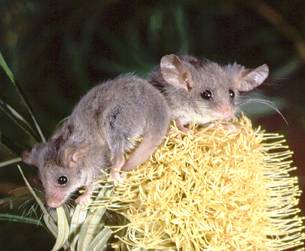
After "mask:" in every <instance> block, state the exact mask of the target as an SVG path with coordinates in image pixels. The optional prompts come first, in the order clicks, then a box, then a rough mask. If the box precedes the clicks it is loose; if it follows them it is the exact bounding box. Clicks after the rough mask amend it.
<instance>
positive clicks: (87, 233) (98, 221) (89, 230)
mask: <svg viewBox="0 0 305 251" xmlns="http://www.w3.org/2000/svg"><path fill="white" fill-rule="evenodd" d="M105 212H106V208H101V209H98V210H96V211H94V212H92V214H91V215H89V216H88V217H87V219H86V221H85V222H84V224H83V225H82V228H81V230H80V233H79V241H78V246H77V250H78V251H83V250H88V247H89V245H90V243H91V241H92V240H93V238H94V236H95V235H96V234H97V231H98V230H100V229H102V228H103V226H104V223H103V222H102V217H103V216H104V214H105Z"/></svg>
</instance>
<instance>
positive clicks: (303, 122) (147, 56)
mask: <svg viewBox="0 0 305 251" xmlns="http://www.w3.org/2000/svg"><path fill="white" fill-rule="evenodd" d="M304 10H305V1H304V0H289V1H286V0H282V1H278V0H268V1H265V2H264V1H252V0H248V1H242V0H240V1H237V0H235V1H234V0H226V1H217V0H210V1H209V0H205V1H204V0H202V1H199V0H198V1H192V0H188V1H182V0H181V1H178V0H176V1H162V0H155V1H131V0H130V1H124V0H121V1H119V0H104V1H97V0H96V1H80V0H73V1H72V0H65V1H59V0H58V1H48V0H46V1H43V0H40V1H38V0H36V1H35V0H27V1H26V0H24V1H21V0H20V1H17V0H1V1H0V50H1V51H2V53H3V55H4V57H5V59H6V60H7V62H8V64H9V65H10V67H11V69H12V70H13V72H14V74H15V76H16V78H17V79H18V81H19V82H20V85H21V87H22V89H23V90H24V92H25V94H26V96H27V97H28V99H29V100H30V103H31V105H32V106H33V109H34V111H35V113H36V115H37V117H38V120H39V121H40V123H41V125H42V128H43V131H44V133H45V134H46V135H47V136H49V135H50V134H51V133H52V131H53V130H54V128H55V126H56V124H57V123H58V122H59V121H60V120H61V119H63V118H64V117H65V116H67V115H69V113H70V112H71V110H72V108H73V106H74V105H75V103H76V102H77V101H78V100H79V99H80V97H81V96H82V95H84V93H85V92H86V91H87V90H89V89H90V88H91V87H93V86H94V85H96V84H97V83H98V82H100V81H103V80H106V79H109V78H113V77H114V76H116V75H118V74H120V73H124V72H134V73H137V74H139V75H141V76H145V75H146V74H147V73H148V72H149V70H150V69H151V68H152V67H153V66H154V65H156V64H158V62H159V60H160V58H161V56H162V55H164V54H169V53H188V54H192V55H195V56H198V57H206V58H209V59H211V60H214V61H216V62H219V63H223V64H225V63H229V62H234V61H237V62H238V63H240V64H243V65H245V66H248V67H256V66H259V65H261V64H264V63H266V64H268V65H269V67H270V69H271V76H270V78H269V79H268V80H267V81H266V83H265V84H263V85H262V86H261V87H260V88H259V90H258V93H259V95H261V97H262V98H265V99H268V100H271V101H273V102H274V103H275V104H276V105H277V106H278V107H279V109H280V110H281V112H282V113H283V115H284V116H285V117H286V119H287V121H288V125H287V124H285V122H284V121H283V119H282V118H281V116H280V115H278V114H276V113H275V112H274V111H273V110H271V109H270V108H268V107H267V106H263V105H262V104H252V105H251V106H248V107H246V108H245V111H246V114H247V115H249V116H250V117H251V118H252V119H253V121H254V123H255V124H256V125H261V126H262V127H263V128H265V129H267V130H268V131H272V132H280V133H283V134H285V136H286V138H287V141H288V144H289V145H290V147H291V149H292V150H293V151H294V152H295V154H294V161H295V162H294V163H295V164H296V165H297V166H298V171H297V172H296V175H298V177H299V181H300V186H301V188H302V189H304V186H305V179H304V178H305V177H304V172H303V170H304V168H305V71H304V69H305V68H304V65H305V40H304V37H305V14H304ZM0 97H1V99H3V100H5V101H6V102H8V103H9V104H11V105H12V106H13V107H14V108H16V110H18V111H19V112H20V113H21V114H22V115H23V116H24V117H25V118H29V116H28V115H27V113H26V111H25V109H24V107H23V106H22V104H21V102H20V99H19V98H18V96H17V95H16V92H15V90H14V89H13V88H12V85H11V84H10V83H9V80H8V78H7V77H6V76H5V73H4V72H3V71H2V70H1V71H0ZM0 121H1V122H0V130H1V134H2V135H5V136H6V137H7V138H9V139H10V140H11V141H12V142H14V143H15V144H16V146H17V147H18V148H20V149H25V148H29V147H30V146H31V145H32V144H33V143H34V141H33V140H32V139H30V138H28V137H27V136H26V135H24V133H22V132H21V131H20V130H19V129H18V127H16V126H15V125H14V124H13V123H12V122H11V121H10V120H9V119H8V118H7V117H6V116H5V115H4V114H2V113H0ZM12 157H15V156H14V154H12V153H10V152H9V151H7V149H6V148H4V147H0V161H3V160H6V159H10V158H12ZM26 171H27V172H28V175H30V176H31V175H33V174H34V171H33V170H26ZM20 185H23V182H22V179H21V178H20V174H19V173H18V171H17V168H16V167H15V165H11V166H8V167H4V168H1V169H0V195H1V196H2V197H5V196H7V195H8V192H9V191H11V190H12V189H14V188H15V187H18V186H20ZM300 203H301V207H302V208H303V210H304V208H305V197H304V196H303V197H302V199H301V202H300ZM25 207H26V206H25ZM15 210H17V212H19V213H20V214H21V213H24V210H25V209H24V207H22V208H19V209H18V207H17V208H15ZM1 211H2V212H3V211H4V212H7V211H8V209H7V208H4V209H2V210H1ZM0 224H1V225H0V226H1V227H0V250H1V251H2V250H20V249H21V248H22V250H48V249H49V248H50V246H51V245H52V242H53V239H52V237H51V235H50V234H48V233H46V232H45V231H44V230H42V229H40V228H39V227H37V226H31V225H27V224H21V223H11V222H9V223H8V222H0Z"/></svg>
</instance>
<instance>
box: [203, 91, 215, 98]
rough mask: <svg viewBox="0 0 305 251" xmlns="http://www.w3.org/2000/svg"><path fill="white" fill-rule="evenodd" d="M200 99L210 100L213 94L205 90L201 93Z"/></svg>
mask: <svg viewBox="0 0 305 251" xmlns="http://www.w3.org/2000/svg"><path fill="white" fill-rule="evenodd" d="M201 97H202V98H203V99H205V100H211V99H212V98H213V93H212V92H211V91H210V90H205V91H204V92H202V93H201Z"/></svg>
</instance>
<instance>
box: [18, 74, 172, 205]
mask: <svg viewBox="0 0 305 251" xmlns="http://www.w3.org/2000/svg"><path fill="white" fill-rule="evenodd" d="M169 122H170V112H169V108H168V105H167V102H166V100H165V98H164V96H163V95H162V94H161V93H160V92H159V91H158V90H157V89H156V88H155V87H153V86H152V85H150V84H149V83H148V81H146V80H144V79H141V78H138V77H136V76H133V75H124V76H119V77H117V78H116V79H114V80H111V81H107V82H105V83H102V84H100V85H98V86H96V87H94V88H93V89H92V90H90V91H89V92H88V93H87V94H86V95H85V96H84V97H83V98H82V99H81V100H80V101H79V103H78V104H77V105H76V107H75V108H74V110H73V112H72V114H71V115H70V116H69V117H68V118H67V119H66V121H65V122H64V123H63V124H62V126H61V127H60V128H59V129H58V130H57V131H56V132H55V133H54V135H53V136H52V137H51V138H50V139H49V140H48V141H47V142H46V143H41V144H37V145H35V146H34V147H33V148H32V150H31V151H24V152H23V155H22V158H23V161H24V162H25V163H27V164H29V165H33V166H36V167H38V170H39V176H40V179H41V181H42V185H43V187H44V190H45V197H46V202H47V205H48V206H50V207H53V208H56V207H59V206H60V205H62V204H63V203H64V202H65V201H66V200H67V199H68V198H69V197H70V195H71V194H72V193H73V192H75V191H76V190H77V189H78V188H80V187H85V193H84V194H82V195H80V196H79V197H78V198H77V199H76V202H77V203H81V204H85V203H87V202H88V200H89V199H90V196H91V194H92V189H93V187H92V183H93V181H94V180H95V179H96V178H97V177H98V176H99V175H100V173H101V169H106V168H110V173H111V177H112V179H113V180H114V181H117V182H118V181H120V180H121V176H120V174H119V172H120V170H121V169H123V170H126V171H128V170H131V169H133V168H135V167H136V166H137V165H139V164H141V163H142V162H144V161H145V160H146V159H148V158H149V157H150V155H151V154H152V153H153V151H154V150H155V148H156V147H157V146H158V145H159V144H160V143H161V141H162V139H163V138H164V136H165V135H166V132H167V129H168V125H169ZM139 137H142V141H141V143H140V144H139V145H138V146H137V147H136V148H135V149H134V151H133V152H132V153H131V156H130V157H129V158H128V160H126V161H125V159H124V153H125V152H126V151H127V150H130V149H132V148H133V147H134V145H133V143H134V142H133V140H134V139H136V138H139Z"/></svg>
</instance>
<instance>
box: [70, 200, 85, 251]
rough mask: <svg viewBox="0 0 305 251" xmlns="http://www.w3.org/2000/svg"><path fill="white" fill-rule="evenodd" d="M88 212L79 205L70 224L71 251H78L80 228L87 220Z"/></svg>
mask: <svg viewBox="0 0 305 251" xmlns="http://www.w3.org/2000/svg"><path fill="white" fill-rule="evenodd" d="M87 214H88V210H87V209H84V208H83V207H81V206H79V205H77V206H76V208H75V210H74V212H73V215H72V219H71V223H70V245H69V248H70V249H71V251H74V250H76V245H77V241H78V239H79V232H80V227H81V226H82V224H83V223H84V221H85V220H86V217H87Z"/></svg>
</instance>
